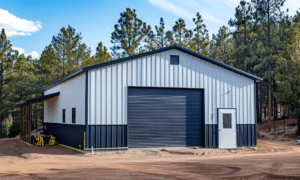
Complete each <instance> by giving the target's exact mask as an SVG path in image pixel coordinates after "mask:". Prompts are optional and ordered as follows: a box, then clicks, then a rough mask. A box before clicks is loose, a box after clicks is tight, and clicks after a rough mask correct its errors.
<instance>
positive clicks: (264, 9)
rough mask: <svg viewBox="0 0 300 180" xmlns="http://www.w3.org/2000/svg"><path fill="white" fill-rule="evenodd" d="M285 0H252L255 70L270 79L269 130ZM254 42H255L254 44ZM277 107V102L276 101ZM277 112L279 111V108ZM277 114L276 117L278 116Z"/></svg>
mask: <svg viewBox="0 0 300 180" xmlns="http://www.w3.org/2000/svg"><path fill="white" fill-rule="evenodd" d="M284 2H285V0H252V4H253V6H254V8H255V11H256V12H255V14H254V19H255V20H256V23H255V27H257V26H259V27H258V28H256V31H255V33H256V37H255V38H256V40H255V41H253V42H252V44H251V46H252V48H253V47H254V48H255V49H256V50H254V49H252V51H250V53H251V58H252V61H257V62H255V64H256V65H255V66H254V70H261V71H263V74H264V78H266V79H267V80H268V86H269V93H268V98H269V100H268V124H269V129H268V130H269V131H270V130H271V111H272V108H271V106H272V98H273V96H272V90H273V91H274V77H275V74H276V72H277V69H276V68H277V62H276V60H275V59H274V58H273V56H274V55H276V52H277V51H278V46H279V44H280V39H279V37H278V34H277V36H276V34H275V33H276V30H277V26H278V21H279V18H280V17H281V14H282V12H281V10H280V9H281V7H282V6H283V4H284ZM253 43H254V44H253ZM274 106H275V107H276V106H277V105H276V102H275V103H274ZM274 109H275V112H277V109H276V108H274ZM276 114H277V113H274V115H275V118H276Z"/></svg>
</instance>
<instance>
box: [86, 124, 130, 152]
mask: <svg viewBox="0 0 300 180" xmlns="http://www.w3.org/2000/svg"><path fill="white" fill-rule="evenodd" d="M88 136H89V139H90V143H89V146H88V147H87V148H92V147H93V148H120V147H127V126H126V125H89V134H88Z"/></svg>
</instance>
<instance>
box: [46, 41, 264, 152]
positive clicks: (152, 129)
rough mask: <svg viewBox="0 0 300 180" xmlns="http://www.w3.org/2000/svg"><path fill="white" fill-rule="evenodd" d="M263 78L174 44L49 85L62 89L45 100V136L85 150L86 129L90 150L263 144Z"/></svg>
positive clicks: (50, 88) (48, 90)
mask: <svg viewBox="0 0 300 180" xmlns="http://www.w3.org/2000/svg"><path fill="white" fill-rule="evenodd" d="M262 80H263V79H262V78H259V77H256V76H254V75H251V74H249V73H246V72H244V71H241V70H239V69H236V68H234V67H231V66H229V65H226V64H223V63H220V62H218V61H216V60H213V59H210V58H208V57H206V56H203V55H201V54H198V53H196V52H193V51H191V50H188V49H185V48H183V47H180V46H178V45H173V46H170V47H166V48H162V49H158V50H154V51H151V52H147V53H143V54H139V55H135V56H131V57H127V58H122V59H119V60H115V61H111V62H107V63H102V64H97V65H93V66H90V67H86V68H82V69H80V70H78V71H76V72H74V73H72V74H70V75H68V76H66V77H64V78H62V79H60V80H58V81H56V82H54V83H52V84H51V85H49V86H47V87H44V88H43V89H42V90H43V91H44V95H48V96H49V95H51V94H53V93H56V95H55V96H53V97H51V98H50V99H47V100H45V109H44V126H45V129H44V133H45V134H52V135H54V136H55V137H57V140H58V141H59V142H60V143H61V144H65V145H69V146H72V147H76V148H80V149H83V143H84V135H83V134H84V132H86V134H87V137H86V148H87V149H90V148H92V147H93V148H94V149H114V148H127V147H128V148H144V147H170V146H176V147H178V146H190V147H193V146H197V147H219V148H233V147H237V146H256V142H257V140H256V122H257V100H256V83H257V82H259V81H262ZM58 92H59V93H58ZM57 94H58V95H57Z"/></svg>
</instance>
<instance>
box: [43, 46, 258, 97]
mask: <svg viewBox="0 0 300 180" xmlns="http://www.w3.org/2000/svg"><path fill="white" fill-rule="evenodd" d="M171 49H177V50H180V51H182V52H185V53H187V54H190V55H192V56H195V57H198V58H201V59H203V60H205V61H208V62H210V63H213V64H215V65H217V66H220V67H223V68H225V69H228V70H230V71H233V72H235V73H237V74H240V75H243V76H245V77H248V78H250V79H253V80H258V81H263V78H260V77H257V76H255V75H252V74H250V73H247V72H245V71H242V70H240V69H237V68H235V67H232V66H229V65H228V64H224V63H222V62H219V61H217V60H215V59H212V58H209V57H207V56H204V55H202V54H199V53H197V52H194V51H192V50H189V49H186V48H184V47H181V46H179V45H177V44H175V45H172V46H169V47H164V48H161V49H157V50H153V51H149V52H145V53H141V54H137V55H134V56H129V57H125V58H121V59H117V60H113V61H109V62H105V63H100V64H95V65H92V66H88V67H85V68H81V69H79V70H77V71H75V72H73V73H71V74H69V75H67V76H65V77H63V78H61V79H59V80H57V81H55V82H53V83H51V84H50V85H48V86H46V87H43V88H41V90H42V91H45V90H47V89H50V88H52V87H54V86H56V85H58V84H60V83H63V82H64V81H67V80H69V79H71V78H72V77H75V76H77V75H79V74H81V73H83V72H86V71H88V70H91V69H95V68H99V67H103V66H108V65H111V64H116V63H120V62H124V61H128V60H132V59H135V58H139V57H143V56H148V55H152V54H156V53H160V52H163V51H168V50H171Z"/></svg>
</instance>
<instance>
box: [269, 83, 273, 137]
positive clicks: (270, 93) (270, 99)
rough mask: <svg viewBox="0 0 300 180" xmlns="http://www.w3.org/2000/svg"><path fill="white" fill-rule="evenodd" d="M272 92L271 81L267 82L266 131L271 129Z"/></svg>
mask: <svg viewBox="0 0 300 180" xmlns="http://www.w3.org/2000/svg"><path fill="white" fill-rule="evenodd" d="M271 95H272V92H271V83H270V84H269V103H268V125H269V129H268V132H270V131H271V111H272V108H271V105H272V97H271Z"/></svg>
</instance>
